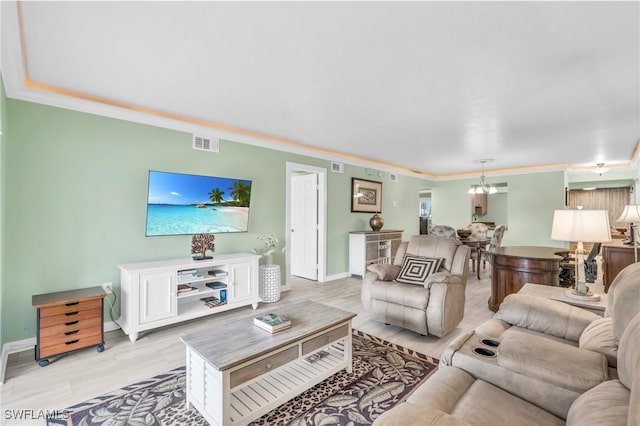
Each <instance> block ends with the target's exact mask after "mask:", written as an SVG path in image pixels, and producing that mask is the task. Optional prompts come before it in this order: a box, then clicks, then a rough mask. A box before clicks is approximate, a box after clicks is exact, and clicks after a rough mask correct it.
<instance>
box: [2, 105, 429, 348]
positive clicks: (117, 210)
mask: <svg viewBox="0 0 640 426" xmlns="http://www.w3.org/2000/svg"><path fill="white" fill-rule="evenodd" d="M3 111H5V113H6V122H7V123H8V124H9V126H10V130H11V131H10V134H8V135H5V138H4V140H3V144H4V145H5V146H4V149H5V151H4V152H3V154H2V155H3V158H2V159H3V163H2V164H3V168H2V169H3V173H4V178H3V183H4V188H3V191H2V203H3V204H2V205H3V206H4V223H5V227H4V231H5V232H4V235H3V243H4V247H5V250H4V252H3V253H4V256H2V267H3V279H4V281H3V282H4V283H11V285H5V286H3V288H4V294H3V299H2V302H1V303H0V305H1V308H2V342H3V343H4V342H10V341H17V340H21V339H25V338H28V337H33V336H34V335H35V311H34V310H33V308H32V307H31V296H32V295H33V294H39V293H46V292H52V291H60V290H68V289H73V288H81V287H87V286H94V285H99V284H101V283H102V282H105V281H112V282H114V286H115V290H116V292H118V291H119V281H120V276H119V273H118V268H117V265H118V264H121V263H128V262H139V261H146V260H153V259H170V258H177V257H188V256H189V251H190V242H191V238H190V236H173V237H145V215H146V196H147V174H148V171H149V170H150V169H153V170H165V171H174V172H183V173H192V174H213V175H218V176H228V177H237V178H246V179H252V180H253V186H252V200H251V207H252V209H251V215H250V218H249V232H248V233H237V234H217V235H216V253H230V252H240V251H250V250H251V248H253V247H257V246H259V244H258V241H256V236H258V235H267V234H269V233H271V232H273V233H274V234H275V235H277V236H278V237H280V238H281V239H282V238H283V237H284V231H285V183H286V176H285V175H286V162H287V161H292V162H296V163H302V164H309V165H313V166H318V167H324V168H327V184H328V188H327V196H328V206H327V207H328V208H327V212H328V217H327V270H326V274H327V275H328V276H331V275H335V274H342V273H346V272H347V271H348V232H349V231H352V230H366V229H368V228H369V226H368V220H369V217H370V216H371V215H370V214H364V213H351V212H350V197H351V189H350V185H351V177H352V176H353V177H362V178H366V179H370V180H378V181H381V182H383V191H382V192H383V208H382V217H383V218H384V220H385V228H386V229H391V228H394V229H404V230H405V234H404V235H405V237H406V236H409V235H411V234H415V233H417V232H418V219H417V205H418V190H419V188H420V186H421V185H423V182H424V181H422V180H420V179H417V178H413V177H407V176H400V182H390V180H389V175H388V173H380V175H379V176H378V172H377V171H376V172H375V175H374V176H371V175H370V174H368V173H367V172H366V170H365V169H364V168H362V167H356V166H349V165H346V166H345V172H344V174H339V173H331V172H330V171H329V170H330V162H329V161H326V160H321V159H317V158H312V157H308V156H302V155H295V154H289V153H285V152H281V151H276V150H271V149H265V148H259V147H255V146H249V145H245V144H239V143H233V142H230V141H221V144H220V153H218V154H212V153H207V152H201V151H194V150H192V149H191V134H187V133H182V132H178V131H173V130H167V129H162V128H157V127H152V126H146V125H141V124H135V123H131V122H127V121H122V120H115V119H110V118H105V117H101V116H95V115H90V114H85V113H78V112H74V111H69V110H64V109H59V108H53V107H47V106H43V105H38V104H33V103H28V102H23V101H15V100H11V99H7V100H6V108H3ZM9 160H10V161H9ZM394 202H396V205H397V206H396V207H394ZM274 260H275V262H277V263H280V264H281V265H282V264H283V262H284V256H283V255H282V253H280V252H278V253H277V255H276V256H275V258H274ZM116 311H118V309H117V307H116ZM117 315H118V314H117V312H116V317H117ZM8 319H11V321H8ZM106 319H107V320H109V319H110V318H109V317H108V316H107V317H106Z"/></svg>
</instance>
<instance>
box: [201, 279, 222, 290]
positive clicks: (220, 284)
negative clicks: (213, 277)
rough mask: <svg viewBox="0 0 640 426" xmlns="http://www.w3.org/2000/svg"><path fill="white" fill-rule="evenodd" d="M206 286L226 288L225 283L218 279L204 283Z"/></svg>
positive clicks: (215, 288)
mask: <svg viewBox="0 0 640 426" xmlns="http://www.w3.org/2000/svg"><path fill="white" fill-rule="evenodd" d="M205 285H206V286H207V287H209V288H210V289H212V290H220V289H222V288H227V285H226V284H225V283H221V282H220V281H214V282H211V283H206V284H205Z"/></svg>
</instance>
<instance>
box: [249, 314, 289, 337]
mask: <svg viewBox="0 0 640 426" xmlns="http://www.w3.org/2000/svg"><path fill="white" fill-rule="evenodd" d="M253 323H254V324H255V325H257V326H258V327H260V328H262V329H263V330H267V331H269V332H271V333H275V332H276V331H280V330H284V329H286V328H289V327H291V321H289V320H288V319H286V318H285V317H282V316H280V315H276V314H271V313H269V314H264V315H260V316H257V317H255V318H253Z"/></svg>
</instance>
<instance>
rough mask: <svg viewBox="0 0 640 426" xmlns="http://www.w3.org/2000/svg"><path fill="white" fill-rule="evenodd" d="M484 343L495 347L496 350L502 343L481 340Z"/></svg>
mask: <svg viewBox="0 0 640 426" xmlns="http://www.w3.org/2000/svg"><path fill="white" fill-rule="evenodd" d="M480 341H481V342H482V343H484V344H485V345H487V346H493V347H494V348H495V347H497V346H498V345H499V344H500V342H498V341H497V340H492V339H482V340H480Z"/></svg>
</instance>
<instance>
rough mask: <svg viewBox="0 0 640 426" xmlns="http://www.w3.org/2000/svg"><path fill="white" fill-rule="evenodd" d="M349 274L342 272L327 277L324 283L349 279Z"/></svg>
mask: <svg viewBox="0 0 640 426" xmlns="http://www.w3.org/2000/svg"><path fill="white" fill-rule="evenodd" d="M349 276H350V275H349V273H348V272H342V273H340V274H334V275H326V276H325V277H324V281H323V282H325V283H326V282H329V281H335V280H341V279H343V278H349Z"/></svg>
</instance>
